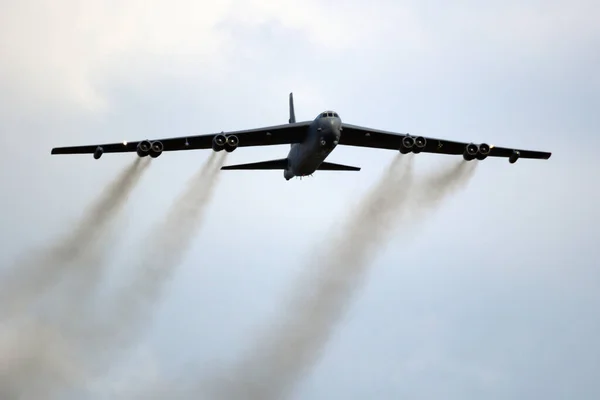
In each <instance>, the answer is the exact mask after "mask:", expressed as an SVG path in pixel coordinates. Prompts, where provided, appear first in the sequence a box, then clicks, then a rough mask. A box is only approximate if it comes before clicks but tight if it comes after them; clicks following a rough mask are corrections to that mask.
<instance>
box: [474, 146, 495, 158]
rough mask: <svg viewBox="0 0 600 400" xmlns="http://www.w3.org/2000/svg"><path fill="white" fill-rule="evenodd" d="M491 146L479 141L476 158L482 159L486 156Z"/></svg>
mask: <svg viewBox="0 0 600 400" xmlns="http://www.w3.org/2000/svg"><path fill="white" fill-rule="evenodd" d="M491 150H492V149H491V147H490V146H489V145H488V144H487V143H481V144H480V145H479V150H478V153H477V159H478V160H479V161H483V160H485V159H486V158H487V156H488V155H489V154H490V151H491Z"/></svg>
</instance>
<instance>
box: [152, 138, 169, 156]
mask: <svg viewBox="0 0 600 400" xmlns="http://www.w3.org/2000/svg"><path fill="white" fill-rule="evenodd" d="M164 148H165V147H164V146H163V144H162V142H160V141H158V140H157V141H155V142H152V147H151V148H150V157H152V158H156V157H158V156H160V155H161V154H162V152H163V150H164Z"/></svg>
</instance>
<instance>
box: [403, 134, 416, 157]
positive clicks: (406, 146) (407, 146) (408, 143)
mask: <svg viewBox="0 0 600 400" xmlns="http://www.w3.org/2000/svg"><path fill="white" fill-rule="evenodd" d="M414 145H415V139H413V138H412V137H410V136H409V135H406V136H405V137H403V138H402V142H401V143H400V153H402V154H408V153H410V152H411V151H412V148H413V146H414Z"/></svg>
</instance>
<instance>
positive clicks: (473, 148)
mask: <svg viewBox="0 0 600 400" xmlns="http://www.w3.org/2000/svg"><path fill="white" fill-rule="evenodd" d="M478 152H479V147H478V146H477V145H476V144H473V143H469V144H468V145H467V147H465V152H464V153H463V158H464V159H465V161H471V160H474V159H475V156H477V153H478Z"/></svg>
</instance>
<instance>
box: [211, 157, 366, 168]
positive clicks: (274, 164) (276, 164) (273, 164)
mask: <svg viewBox="0 0 600 400" xmlns="http://www.w3.org/2000/svg"><path fill="white" fill-rule="evenodd" d="M287 166H288V160H287V158H282V159H279V160H269V161H259V162H255V163H249V164H238V165H226V166H224V167H221V169H224V170H244V169H245V170H258V169H281V170H284V169H286V168H287ZM317 170H319V171H360V168H359V167H352V166H350V165H342V164H334V163H330V162H322V163H321V165H320V166H319V168H317Z"/></svg>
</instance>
